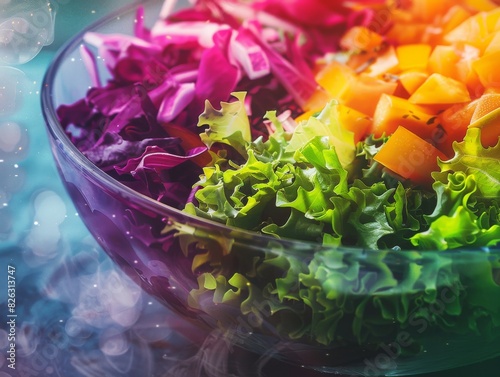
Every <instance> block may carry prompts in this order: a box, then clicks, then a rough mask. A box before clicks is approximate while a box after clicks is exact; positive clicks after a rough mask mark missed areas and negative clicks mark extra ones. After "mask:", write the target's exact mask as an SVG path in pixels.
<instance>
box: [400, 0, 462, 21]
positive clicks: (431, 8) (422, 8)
mask: <svg viewBox="0 0 500 377" xmlns="http://www.w3.org/2000/svg"><path fill="white" fill-rule="evenodd" d="M455 4H456V0H440V1H437V0H416V1H412V2H411V7H410V12H411V14H412V15H413V16H414V17H415V18H416V19H418V20H421V21H424V22H427V23H433V21H435V20H436V18H439V17H440V16H442V15H444V14H445V13H446V11H447V10H448V9H450V7H452V6H454V5H455Z"/></svg>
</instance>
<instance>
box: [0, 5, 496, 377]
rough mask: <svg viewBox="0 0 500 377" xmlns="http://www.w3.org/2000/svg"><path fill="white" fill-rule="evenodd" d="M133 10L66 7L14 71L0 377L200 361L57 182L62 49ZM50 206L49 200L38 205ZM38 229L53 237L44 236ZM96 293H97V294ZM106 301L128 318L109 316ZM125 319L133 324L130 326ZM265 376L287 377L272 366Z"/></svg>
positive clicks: (1, 230)
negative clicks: (55, 103) (55, 79)
mask: <svg viewBox="0 0 500 377" xmlns="http://www.w3.org/2000/svg"><path fill="white" fill-rule="evenodd" d="M127 3H131V1H130V0H124V1H119V2H118V1H111V0H99V1H98V0H86V1H78V0H65V1H61V2H60V3H59V6H58V12H57V17H56V29H55V40H54V43H53V44H52V45H50V46H47V47H45V48H44V49H43V50H42V51H41V52H40V54H39V55H38V56H36V57H35V58H34V59H33V60H32V61H30V62H29V63H26V64H24V65H22V66H17V67H16V68H18V69H20V70H21V71H23V72H24V75H25V80H24V82H23V83H22V85H21V87H20V91H21V92H22V97H23V98H22V99H23V101H22V103H20V107H19V109H18V111H16V112H15V113H13V114H9V115H8V116H2V115H0V124H1V123H4V122H7V121H9V122H15V123H17V124H18V125H19V126H20V129H21V131H22V138H21V141H22V143H23V150H22V151H20V152H19V153H10V154H8V155H7V154H5V153H4V152H2V150H0V161H3V162H0V324H1V328H2V329H4V331H3V332H1V331H0V351H1V355H0V377H8V376H63V377H65V376H68V377H69V376H71V377H73V376H74V377H79V376H180V375H181V374H180V372H178V371H177V372H175V371H174V370H176V369H175V368H178V365H176V364H179V363H182V362H183V360H189V358H190V357H192V355H196V352H197V347H198V345H197V344H193V343H192V342H190V341H189V340H187V339H186V338H185V337H184V336H182V335H180V334H177V330H178V329H179V328H180V327H183V326H187V325H186V324H185V323H183V322H182V321H179V319H176V318H174V317H173V316H172V314H171V313H170V312H169V311H168V310H166V309H165V308H163V307H162V305H160V304H159V303H157V302H156V301H155V300H154V299H153V298H151V297H148V296H147V295H146V294H145V293H143V292H137V288H134V286H133V285H129V284H131V283H130V281H129V280H128V279H127V278H126V277H125V276H123V274H122V273H121V272H120V271H119V270H117V269H116V268H115V266H114V265H113V264H112V263H111V262H110V261H109V259H108V258H107V257H106V255H105V254H104V252H103V251H102V250H101V249H100V248H99V246H98V245H97V244H96V243H95V241H94V240H93V239H92V237H91V236H90V234H89V233H88V231H87V230H86V228H85V226H84V225H83V224H82V222H81V220H80V218H79V217H78V215H77V213H76V210H75V209H74V207H73V205H72V203H71V201H70V199H69V197H68V196H67V194H66V192H65V190H64V188H63V187H62V185H61V183H60V181H59V177H58V175H57V171H56V168H55V165H54V162H53V159H52V155H51V152H50V148H49V144H48V141H47V136H46V132H45V129H44V121H43V117H42V113H41V108H40V95H39V91H40V86H41V82H42V79H43V75H44V73H45V71H46V69H47V66H48V65H49V63H50V62H51V60H52V59H53V57H54V54H55V53H56V51H57V49H58V48H59V47H60V46H61V45H62V44H63V43H64V42H65V41H67V40H68V39H69V38H71V36H72V35H74V34H75V33H77V32H78V31H80V30H81V29H82V28H83V27H85V26H86V25H88V24H89V23H92V22H93V21H96V20H97V19H99V18H101V17H103V16H104V15H105V14H107V13H108V12H110V11H112V10H113V9H116V8H117V7H120V6H122V5H125V4H127ZM1 138H2V135H1V134H0V140H1ZM2 153H3V155H2ZM2 193H3V194H2ZM44 198H45V199H47V198H49V199H47V200H46V201H45V202H44V203H45V204H44V205H42V206H41V205H40V201H41V200H42V199H44ZM4 203H5V204H4ZM42 222H43V223H42ZM37 224H38V225H37ZM40 226H44V227H45V228H44V229H48V230H50V231H48V233H45V234H41V233H40V232H38V231H37V229H39V228H37V227H40ZM42 233H43V232H42ZM44 251H46V252H44ZM8 265H11V266H14V267H15V268H16V295H17V297H16V313H17V314H18V317H17V319H16V321H17V346H18V349H17V363H16V366H17V369H16V370H15V371H13V370H11V369H9V368H7V364H8V362H7V361H6V360H5V356H6V354H7V343H8V342H7V341H6V334H7V333H6V332H5V330H6V329H7V327H6V315H7V306H6V292H7V287H6V279H7V278H6V277H7V266H8ZM110 277H112V278H113V279H111V280H110ZM93 287H94V288H95V289H97V290H99V293H91V292H93V291H92V288H93ZM131 291H132V292H133V293H134V294H135V296H134V297H132V295H130V292H131ZM89 292H90V293H89ZM117 292H118V293H120V292H129V295H128V296H127V294H124V297H126V298H129V299H130V300H131V301H130V302H126V303H124V302H116V300H115V301H113V300H112V299H111V301H109V300H110V299H109V297H108V300H105V299H103V297H104V296H105V295H106V294H108V295H111V296H112V295H115V294H116V293H117ZM110 302H111V303H112V304H113V305H114V308H115V309H116V308H118V310H120V311H123V313H122V312H120V313H118V314H119V315H117V313H116V312H113V307H111V309H110V307H108V306H109V305H110ZM120 315H122V317H120ZM129 317H130V318H129ZM117 318H118V319H117ZM120 318H122V319H120ZM123 318H128V320H126V321H125V322H126V323H123ZM120 321H122V322H120ZM232 357H237V355H236V356H235V355H233V356H232ZM498 367H500V359H496V360H492V361H488V362H484V363H481V364H478V365H473V366H470V367H467V368H461V369H458V370H451V371H447V372H442V373H434V374H428V375H425V376H421V377H468V376H472V375H476V376H485V377H490V376H491V377H495V376H498V375H500V374H499V372H498V369H499V368H498ZM247 373H249V374H248V375H251V373H252V372H251V370H248V371H247ZM264 373H265V375H266V376H274V375H282V374H285V373H286V374H290V373H291V372H290V368H288V367H286V366H280V365H278V364H276V365H273V366H271V367H270V368H268V370H267V371H265V372H264ZM292 374H297V375H298V376H309V375H311V376H312V375H314V374H312V373H306V372H304V371H299V372H297V373H293V372H292ZM187 375H189V374H187ZM220 376H221V377H222V375H220Z"/></svg>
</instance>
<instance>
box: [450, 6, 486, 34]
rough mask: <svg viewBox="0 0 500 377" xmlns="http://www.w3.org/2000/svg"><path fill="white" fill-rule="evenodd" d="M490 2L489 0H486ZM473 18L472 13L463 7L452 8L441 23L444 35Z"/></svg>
mask: <svg viewBox="0 0 500 377" xmlns="http://www.w3.org/2000/svg"><path fill="white" fill-rule="evenodd" d="M486 1H488V0H486ZM471 16H472V13H471V12H469V11H468V10H467V9H466V8H465V7H463V6H462V5H454V6H452V7H451V8H450V9H449V10H448V12H447V13H446V14H445V15H444V17H443V19H442V21H441V28H442V30H443V34H444V35H446V34H448V33H449V32H450V31H452V30H453V29H455V28H456V27H457V26H458V25H460V24H461V23H462V22H464V21H465V20H466V19H468V18H469V17H471Z"/></svg>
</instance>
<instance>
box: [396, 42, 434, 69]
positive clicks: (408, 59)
mask: <svg viewBox="0 0 500 377" xmlns="http://www.w3.org/2000/svg"><path fill="white" fill-rule="evenodd" d="M431 51H432V47H431V46H430V45H428V44H422V43H419V44H409V45H403V46H399V47H397V48H396V54H397V56H398V60H399V69H401V70H402V71H406V70H409V69H427V65H428V64H429V56H430V55H431Z"/></svg>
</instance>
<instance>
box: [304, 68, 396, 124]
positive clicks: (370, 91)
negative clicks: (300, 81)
mask: <svg viewBox="0 0 500 377" xmlns="http://www.w3.org/2000/svg"><path fill="white" fill-rule="evenodd" d="M316 81H317V82H318V84H319V85H321V87H323V88H324V89H325V91H326V92H327V93H328V95H329V96H330V98H332V99H336V100H338V101H339V103H340V104H344V105H346V106H349V107H351V108H353V109H355V110H358V111H360V112H362V113H364V114H366V115H368V116H373V113H374V112H375V108H376V106H377V102H378V100H379V98H380V96H381V95H382V93H387V94H393V93H394V92H395V90H396V88H397V86H398V84H397V83H396V82H391V81H384V80H382V79H378V78H375V77H371V76H369V75H366V74H361V75H357V74H356V73H355V72H354V70H352V69H351V68H349V67H347V66H345V65H343V64H341V63H339V62H333V63H331V64H329V65H328V66H326V67H325V68H324V69H322V70H321V71H320V72H319V73H318V75H316ZM311 109H312V106H311Z"/></svg>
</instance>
